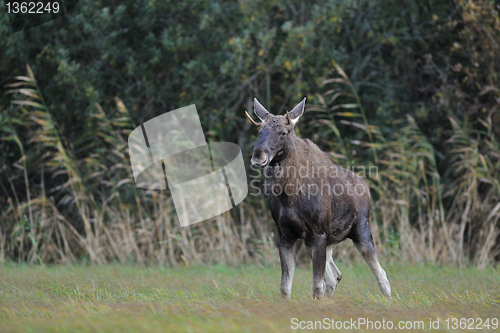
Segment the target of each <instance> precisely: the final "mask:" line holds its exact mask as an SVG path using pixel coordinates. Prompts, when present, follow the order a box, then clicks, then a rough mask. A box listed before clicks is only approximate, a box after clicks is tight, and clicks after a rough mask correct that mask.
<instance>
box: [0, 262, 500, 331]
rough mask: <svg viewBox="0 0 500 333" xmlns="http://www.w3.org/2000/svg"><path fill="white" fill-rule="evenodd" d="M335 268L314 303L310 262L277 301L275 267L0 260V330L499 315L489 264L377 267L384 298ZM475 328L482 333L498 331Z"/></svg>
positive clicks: (360, 271) (368, 278) (209, 327)
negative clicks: (333, 278)
mask: <svg viewBox="0 0 500 333" xmlns="http://www.w3.org/2000/svg"><path fill="white" fill-rule="evenodd" d="M338 266H339V268H340V270H341V271H342V273H343V280H342V281H341V283H340V285H339V288H338V290H337V292H336V294H335V296H334V298H333V299H326V300H319V301H314V300H312V299H311V296H310V284H311V275H312V273H311V269H310V267H309V268H300V269H297V270H296V273H295V279H294V285H293V291H292V299H291V300H282V299H280V297H279V292H278V291H279V281H280V269H279V267H278V266H272V267H260V266H245V267H239V268H238V267H227V266H206V267H204V266H197V267H191V266H189V267H181V268H161V267H151V268H141V267H136V266H104V267H97V266H83V265H82V266H55V267H40V266H25V265H5V266H2V267H0V331H1V332H10V331H17V332H44V331H55V332H75V331H84V332H133V331H156V332H181V331H187V332H197V331H203V332H207V331H211V332H220V331H228V332H233V331H242V332H262V333H263V332H268V331H291V330H292V325H293V322H292V318H297V321H296V322H295V323H296V324H295V325H300V322H299V321H304V323H302V327H307V324H308V323H307V321H315V320H320V321H322V322H323V319H324V318H332V319H334V320H348V321H350V320H351V318H352V320H357V319H358V318H368V319H370V320H372V321H377V320H378V321H382V320H383V319H384V320H385V321H392V322H393V325H394V328H396V325H399V322H400V321H404V325H406V327H408V325H410V324H411V325H412V326H416V325H418V323H415V322H416V321H422V322H423V325H424V326H423V329H422V327H420V328H419V329H416V328H415V329H414V330H413V331H433V332H437V331H451V332H456V331H460V329H459V326H458V329H457V330H453V329H452V327H451V326H452V325H453V320H454V319H453V318H482V319H483V320H486V319H487V318H490V319H489V323H490V324H492V322H493V321H492V318H496V320H499V319H500V272H499V269H498V268H497V269H495V268H491V267H490V268H487V269H486V270H482V271H481V270H477V269H474V268H463V269H461V268H456V267H445V268H439V267H435V266H426V265H409V264H408V265H400V264H393V265H388V264H386V265H385V266H386V267H385V268H386V271H387V274H388V277H389V280H390V281H391V286H392V290H393V299H392V300H386V299H384V298H382V297H381V296H380V293H379V290H378V287H377V285H376V282H375V279H374V277H373V276H372V274H371V272H370V271H369V269H368V267H367V266H366V265H365V264H361V263H360V264H351V265H347V264H342V263H341V264H340V265H338ZM438 317H439V318H441V320H440V329H433V330H430V328H429V326H430V324H429V320H430V318H432V319H433V320H435V319H436V318H438ZM447 318H449V320H450V321H449V324H450V329H449V330H447V329H446V328H447V326H446V321H445V320H446V319H447ZM408 322H409V323H410V324H408ZM323 323H324V322H323ZM330 323H331V322H330ZM478 323H479V321H476V322H475V324H474V327H478V326H477V324H478ZM372 325H376V323H372ZM387 325H388V323H387ZM471 327H472V326H471ZM482 327H483V330H482V331H483V332H484V331H499V330H500V328H497V329H496V330H494V329H493V326H490V329H487V327H484V325H483V326H482ZM323 328H327V326H323ZM367 328H369V327H367V325H366V324H364V325H363V326H359V325H358V327H355V328H354V329H352V331H359V332H361V331H367V330H368V329H367Z"/></svg>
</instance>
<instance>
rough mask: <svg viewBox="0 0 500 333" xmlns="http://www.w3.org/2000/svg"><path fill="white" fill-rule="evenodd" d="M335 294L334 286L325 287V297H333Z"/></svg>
mask: <svg viewBox="0 0 500 333" xmlns="http://www.w3.org/2000/svg"><path fill="white" fill-rule="evenodd" d="M334 293H335V288H334V287H332V286H326V287H325V297H332V296H333V294H334Z"/></svg>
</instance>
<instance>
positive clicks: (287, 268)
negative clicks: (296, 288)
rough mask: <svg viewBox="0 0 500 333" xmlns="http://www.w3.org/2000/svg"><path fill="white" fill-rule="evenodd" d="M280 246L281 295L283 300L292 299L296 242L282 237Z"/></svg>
mask: <svg viewBox="0 0 500 333" xmlns="http://www.w3.org/2000/svg"><path fill="white" fill-rule="evenodd" d="M278 245H279V251H280V261H281V287H280V294H281V297H283V298H290V294H291V293H292V281H293V273H294V271H295V241H290V240H287V239H284V238H283V237H280V239H279V244H278Z"/></svg>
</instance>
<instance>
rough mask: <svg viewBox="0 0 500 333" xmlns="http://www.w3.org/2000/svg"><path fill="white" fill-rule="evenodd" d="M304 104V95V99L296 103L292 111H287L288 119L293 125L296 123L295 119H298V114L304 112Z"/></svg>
mask: <svg viewBox="0 0 500 333" xmlns="http://www.w3.org/2000/svg"><path fill="white" fill-rule="evenodd" d="M305 105H306V97H304V99H303V100H302V101H301V102H300V103H299V104H297V105H296V106H295V107H294V108H293V109H292V111H290V112H288V114H289V115H290V121H291V122H292V124H293V125H294V126H295V124H296V123H297V121H299V118H300V116H302V115H303V114H304V106H305Z"/></svg>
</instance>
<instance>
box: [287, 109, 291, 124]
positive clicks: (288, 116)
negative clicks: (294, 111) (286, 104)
mask: <svg viewBox="0 0 500 333" xmlns="http://www.w3.org/2000/svg"><path fill="white" fill-rule="evenodd" d="M286 118H287V119H288V125H290V124H291V123H292V120H291V119H290V114H289V113H288V111H287V112H286Z"/></svg>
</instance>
